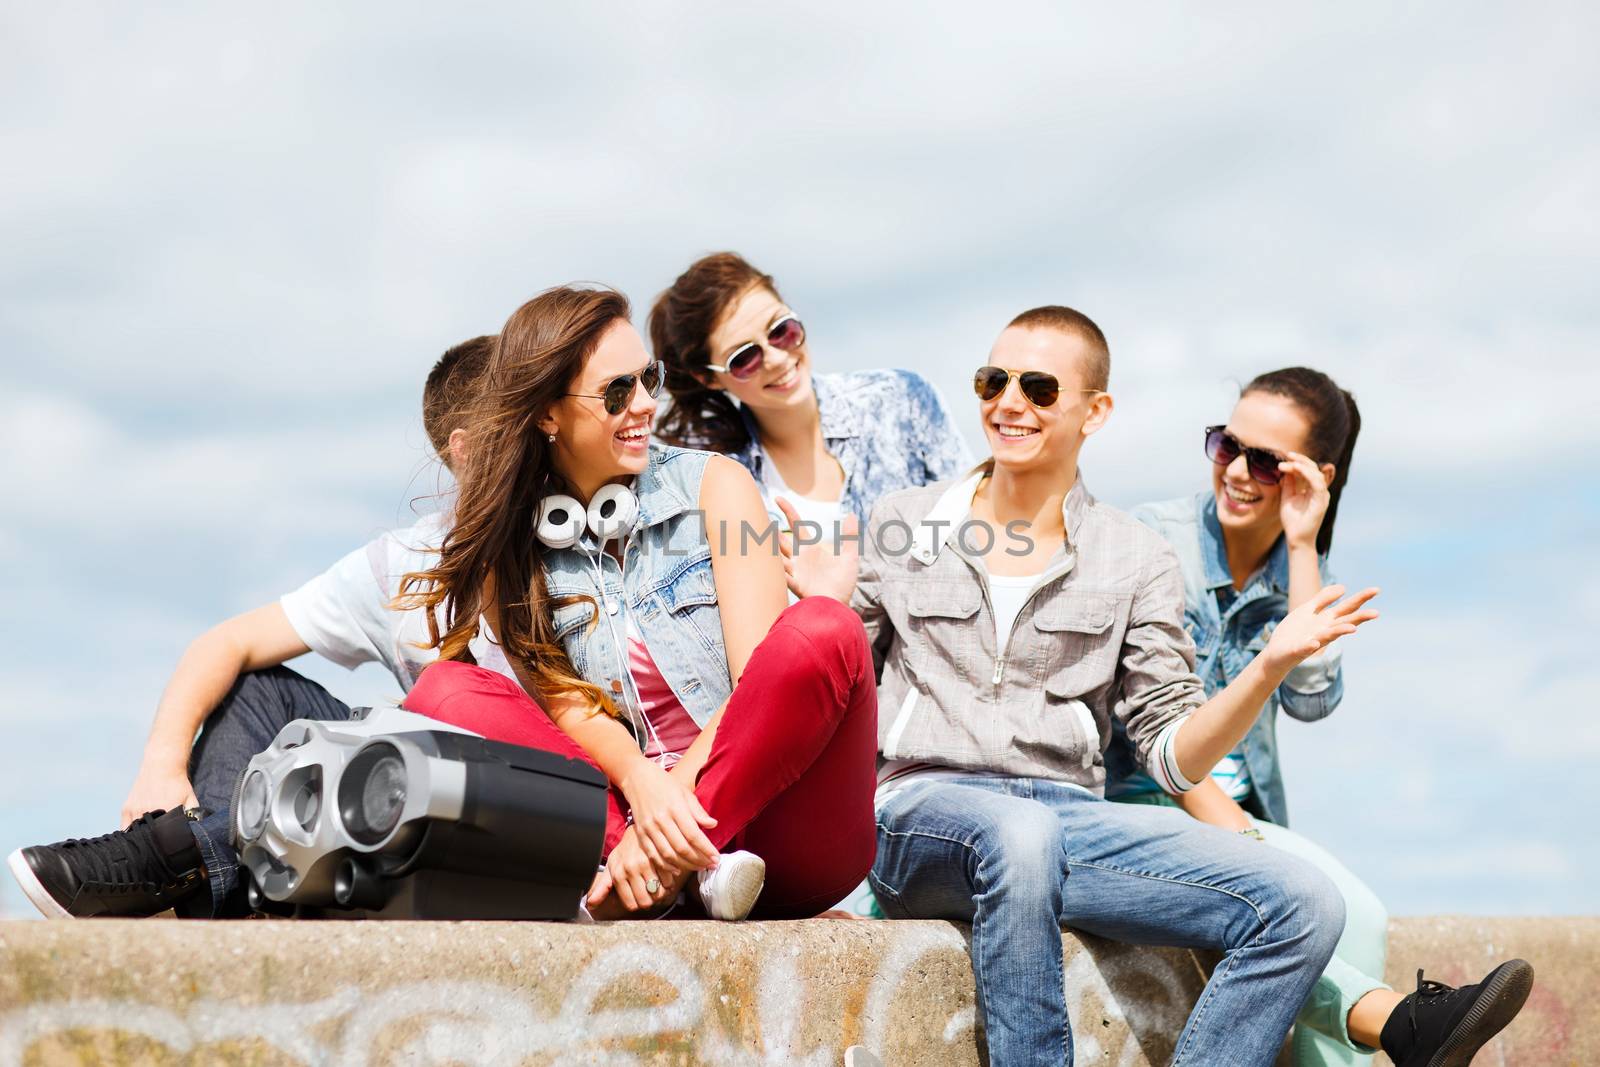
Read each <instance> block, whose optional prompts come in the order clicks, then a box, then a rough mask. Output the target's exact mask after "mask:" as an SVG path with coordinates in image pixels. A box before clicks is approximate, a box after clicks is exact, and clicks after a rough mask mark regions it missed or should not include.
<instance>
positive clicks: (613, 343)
mask: <svg viewBox="0 0 1600 1067" xmlns="http://www.w3.org/2000/svg"><path fill="white" fill-rule="evenodd" d="M650 363H651V359H650V353H649V352H647V351H645V347H644V339H643V338H642V337H640V336H639V331H638V330H636V329H634V328H633V324H632V323H630V322H628V321H627V320H626V319H618V320H617V321H616V322H613V323H612V324H611V325H610V326H609V327H608V328H607V329H606V331H605V333H603V334H601V336H600V342H599V344H597V345H596V346H595V349H594V351H593V352H591V353H590V354H589V358H588V359H587V360H585V361H584V364H583V370H582V371H580V372H579V373H578V376H577V377H576V378H574V379H573V380H572V383H571V384H570V385H569V386H568V387H567V390H566V391H567V392H568V393H587V394H590V395H588V396H566V397H562V398H561V399H560V400H558V401H556V403H555V404H554V405H552V406H551V408H550V412H549V414H547V415H546V416H545V417H544V418H543V419H541V420H540V421H539V429H540V430H542V431H543V432H545V433H547V434H548V433H553V434H555V435H556V439H555V441H554V442H553V443H552V444H551V446H550V447H551V451H552V454H553V458H554V461H555V467H556V470H557V471H558V472H560V474H561V475H562V476H563V477H564V478H566V480H567V481H568V482H570V483H571V484H572V485H573V486H574V487H575V488H577V489H578V490H579V491H580V492H582V493H584V494H586V495H587V494H591V493H593V492H594V491H595V490H596V489H598V488H599V487H600V486H602V485H604V484H605V483H606V482H609V481H613V480H615V479H617V478H619V477H631V476H633V475H635V474H638V473H640V472H641V471H643V470H644V469H645V466H646V465H647V464H648V462H649V445H650V425H651V423H652V422H653V421H654V419H655V415H656V401H655V398H653V397H651V396H650V394H649V393H647V392H645V389H644V386H643V385H642V384H639V383H637V382H636V383H635V385H634V389H633V394H632V395H631V396H630V397H629V398H628V405H627V407H625V408H623V409H622V411H621V412H620V413H619V414H616V415H612V414H609V413H608V412H607V411H606V402H605V401H604V400H602V399H599V397H600V396H601V395H603V394H604V393H605V391H606V386H607V385H609V384H610V383H611V382H612V380H613V379H616V378H619V377H621V376H622V375H624V374H632V375H638V373H639V372H640V371H642V370H643V369H644V368H645V367H647V366H649V365H650Z"/></svg>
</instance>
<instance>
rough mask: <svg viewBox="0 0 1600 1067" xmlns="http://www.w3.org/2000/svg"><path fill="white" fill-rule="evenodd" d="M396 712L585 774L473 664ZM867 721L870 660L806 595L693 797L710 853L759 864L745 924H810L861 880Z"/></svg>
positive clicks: (849, 624)
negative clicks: (533, 752)
mask: <svg viewBox="0 0 1600 1067" xmlns="http://www.w3.org/2000/svg"><path fill="white" fill-rule="evenodd" d="M405 706H406V707H407V708H408V709H410V710H411V711H415V712H418V713H420V714H423V715H428V716H431V717H433V718H436V719H439V720H441V721H444V722H448V723H453V724H455V725H457V726H461V727H465V728H466V729H468V730H472V731H474V732H475V733H480V734H482V735H484V736H485V737H488V738H491V739H493V740H496V741H506V742H509V743H511V744H517V745H526V746H528V747H530V748H539V749H544V750H546V751H550V752H557V753H560V754H562V755H565V756H572V757H575V758H578V759H582V760H584V761H585V762H587V763H589V764H591V765H593V764H594V760H592V759H590V757H589V756H588V754H587V753H585V752H583V751H582V750H581V749H579V748H578V746H577V745H576V744H575V743H574V742H573V741H572V739H571V738H569V737H567V735H566V734H564V733H562V732H561V731H560V730H559V729H557V728H556V726H555V724H553V723H552V722H551V721H550V719H549V717H548V716H546V715H545V714H544V712H543V711H542V710H541V709H540V708H539V706H538V705H537V704H535V703H534V702H533V701H532V700H531V699H529V697H528V695H527V694H526V693H525V692H523V690H522V688H521V687H520V686H518V685H517V684H516V683H515V682H513V681H512V680H511V679H509V678H507V677H505V676H504V675H501V674H496V673H494V672H492V671H488V670H484V669H482V668H480V667H472V666H468V665H467V664H464V663H455V662H440V663H435V664H433V665H432V666H430V667H429V668H428V669H427V670H425V671H423V672H422V677H420V678H419V679H418V680H417V684H416V686H415V687H414V688H413V689H412V690H411V694H410V695H409V696H407V697H406V701H405ZM877 712H878V695H877V689H876V686H875V683H874V680H873V672H872V654H871V651H870V650H869V649H868V647H867V640H866V633H865V632H864V631H863V630H862V628H861V621H860V620H859V619H858V618H856V615H855V613H854V612H852V611H851V610H850V609H849V608H847V607H845V606H844V605H843V604H840V603H839V602H838V601H836V600H833V599H830V598H828V597H811V598H808V599H806V600H802V601H800V602H799V603H798V604H793V605H791V606H790V607H789V608H788V609H787V610H785V611H784V613H783V614H782V615H780V616H778V621H777V622H775V623H774V624H773V626H772V629H771V630H770V631H768V633H767V636H766V638H765V639H763V640H762V642H761V643H760V644H759V645H757V646H756V650H755V652H754V654H752V655H751V657H750V662H749V664H748V665H747V666H746V667H745V671H744V675H743V676H742V677H741V679H740V681H739V684H738V686H736V687H735V688H734V691H733V696H732V697H730V698H729V700H728V707H727V710H726V711H725V712H723V715H722V721H721V723H720V724H719V725H718V727H717V735H716V737H715V738H714V739H713V740H712V744H711V754H710V756H709V757H708V758H707V760H706V763H705V766H704V767H702V768H701V770H700V774H699V777H698V778H697V779H696V780H695V789H694V791H695V796H696V797H697V798H698V799H699V801H700V803H701V805H702V806H703V807H704V808H705V809H706V811H707V812H709V813H710V814H711V816H712V817H713V818H715V819H716V820H717V825H716V826H715V827H713V828H712V829H710V830H708V831H706V836H708V837H709V838H710V839H711V842H712V844H714V845H716V846H717V847H718V848H719V849H720V850H722V851H724V852H729V851H733V850H735V849H748V850H749V851H751V852H754V853H755V854H756V855H758V856H760V857H761V858H762V859H764V860H766V861H767V884H766V888H765V889H763V890H762V893H761V899H760V901H759V902H758V903H757V904H756V909H755V912H754V913H753V917H759V918H803V917H805V916H809V915H815V914H817V913H818V912H820V911H823V910H825V909H826V908H828V907H829V906H831V905H832V904H834V903H835V902H837V901H838V900H840V899H842V898H843V897H844V896H845V894H847V893H848V892H849V891H850V890H852V889H854V888H855V887H856V885H857V884H859V883H860V881H861V879H862V878H864V877H866V873H867V870H868V869H869V868H870V867H871V866H872V860H873V855H874V852H875V850H876V845H877V838H876V828H875V826H874V824H873V815H872V792H873V788H874V785H875V784H876V754H877V744H878V724H877V718H878V715H877ZM626 804H627V802H626V801H625V800H624V799H623V798H622V796H621V793H620V792H619V791H618V790H617V789H616V788H615V787H613V788H612V790H611V801H610V805H609V810H608V812H607V818H606V843H605V849H606V852H607V853H609V852H610V851H611V849H612V848H613V847H615V845H616V843H617V841H618V840H619V839H620V838H621V837H622V833H623V830H624V828H625V826H626V823H625V820H624V817H623V811H624V809H625V808H626Z"/></svg>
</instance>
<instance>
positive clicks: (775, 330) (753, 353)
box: [706, 315, 806, 382]
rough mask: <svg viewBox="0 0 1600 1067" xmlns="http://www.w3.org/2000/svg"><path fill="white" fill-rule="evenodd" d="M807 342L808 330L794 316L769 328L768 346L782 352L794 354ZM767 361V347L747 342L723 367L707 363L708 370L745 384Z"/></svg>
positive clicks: (735, 351) (780, 320)
mask: <svg viewBox="0 0 1600 1067" xmlns="http://www.w3.org/2000/svg"><path fill="white" fill-rule="evenodd" d="M805 341H806V328H805V327H804V326H802V325H800V320H799V319H797V318H795V317H794V316H793V315H785V316H783V318H781V319H779V320H778V321H777V322H775V323H773V324H772V325H771V326H769V327H767V346H770V347H772V348H776V349H777V350H778V351H780V352H793V351H794V350H795V349H796V348H799V347H800V346H801V345H803V344H805ZM766 359H767V349H766V347H763V346H762V345H761V343H760V342H758V341H746V342H745V343H744V344H742V345H740V346H739V347H738V348H736V349H734V350H733V354H732V355H730V356H729V357H728V362H727V363H724V364H721V365H719V364H716V363H707V364H706V370H709V371H715V372H716V373H718V374H726V375H727V376H728V377H730V378H732V379H733V380H734V381H738V382H743V381H748V380H749V379H750V378H753V377H755V374H756V372H757V371H759V370H760V369H761V364H762V363H764V362H766Z"/></svg>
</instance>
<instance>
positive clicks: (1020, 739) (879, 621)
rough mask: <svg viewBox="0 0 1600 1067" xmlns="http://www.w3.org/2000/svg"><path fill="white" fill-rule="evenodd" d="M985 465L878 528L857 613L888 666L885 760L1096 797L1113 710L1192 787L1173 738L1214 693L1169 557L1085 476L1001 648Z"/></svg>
mask: <svg viewBox="0 0 1600 1067" xmlns="http://www.w3.org/2000/svg"><path fill="white" fill-rule="evenodd" d="M987 469H988V468H987V464H984V465H980V466H979V467H978V468H976V469H975V470H973V471H972V472H971V473H970V474H968V475H967V477H965V478H964V479H963V480H961V481H960V482H941V483H938V484H936V485H930V486H924V487H921V488H917V489H907V490H904V491H902V492H897V493H891V494H889V495H888V496H886V497H884V498H883V499H882V500H881V501H880V502H879V503H878V505H877V507H875V508H874V509H873V511H872V516H871V518H870V520H869V521H868V523H867V531H866V534H865V535H864V537H863V541H862V546H861V573H860V579H859V581H858V583H857V586H856V592H855V596H854V599H853V600H852V606H853V607H854V608H855V609H856V611H857V612H858V613H859V614H860V615H861V617H862V620H863V621H864V622H865V623H866V627H867V634H868V636H869V637H870V638H871V639H872V641H873V646H874V649H875V652H876V653H877V654H878V655H879V656H880V657H881V662H882V667H883V672H882V677H881V681H880V682H879V686H878V709H879V711H878V747H879V751H880V752H881V753H882V755H883V757H884V759H886V760H889V761H892V766H895V767H897V768H904V767H906V766H909V765H918V764H920V765H926V764H932V765H936V766H939V767H946V768H954V769H958V770H963V771H969V772H977V773H997V774H1006V775H1013V776H1016V777H1028V778H1048V779H1053V780H1057V781H1064V782H1071V783H1074V784H1077V785H1081V786H1083V787H1085V788H1088V789H1090V790H1093V791H1095V792H1097V793H1098V792H1101V791H1102V790H1103V789H1104V785H1105V765H1104V760H1103V754H1104V752H1105V749H1106V746H1107V745H1108V744H1109V743H1110V740H1111V719H1112V716H1115V717H1116V718H1118V719H1120V720H1121V721H1122V722H1123V724H1124V726H1125V727H1126V730H1127V734H1128V737H1129V739H1130V740H1131V741H1132V742H1133V747H1134V750H1135V752H1136V754H1137V757H1138V759H1139V762H1140V764H1141V765H1142V766H1143V767H1145V768H1146V769H1147V770H1148V771H1149V773H1150V774H1151V776H1152V777H1154V778H1155V780H1156V781H1157V782H1159V783H1160V784H1161V785H1162V787H1163V788H1165V789H1167V790H1168V791H1169V792H1174V793H1177V792H1182V791H1184V790H1186V789H1190V788H1193V786H1194V784H1195V783H1193V782H1190V781H1188V780H1187V779H1185V778H1184V777H1183V775H1182V774H1181V773H1180V772H1179V770H1178V767H1177V761H1176V759H1175V758H1174V756H1173V753H1172V741H1173V737H1174V736H1175V735H1176V733H1177V728H1178V726H1179V724H1180V723H1181V722H1182V721H1183V719H1184V718H1186V717H1187V716H1188V714H1189V712H1190V711H1191V710H1193V709H1194V708H1195V707H1197V706H1198V705H1199V704H1201V703H1202V702H1203V701H1204V700H1205V698H1206V697H1205V690H1204V688H1203V687H1202V685H1201V683H1200V680H1199V679H1198V678H1197V677H1195V674H1194V644H1193V642H1192V641H1191V640H1190V638H1189V635H1188V633H1187V632H1186V631H1185V630H1184V626H1183V578H1182V574H1181V572H1180V571H1179V568H1178V560H1177V557H1176V556H1175V555H1174V554H1173V551H1172V549H1171V547H1169V546H1168V545H1167V543H1166V542H1165V541H1164V540H1162V538H1161V537H1160V535H1158V534H1156V533H1155V532H1154V531H1152V530H1150V529H1149V528H1148V527H1146V526H1144V525H1143V524H1141V523H1139V522H1137V521H1135V520H1134V519H1133V518H1132V517H1130V516H1128V515H1126V514H1125V513H1123V512H1121V511H1118V510H1116V509H1115V508H1111V507H1108V506H1106V505H1104V504H1101V503H1099V502H1098V501H1096V500H1095V499H1094V497H1093V496H1091V495H1090V494H1089V491H1088V489H1087V488H1085V486H1084V484H1083V480H1082V479H1081V478H1080V479H1079V480H1078V482H1077V483H1076V484H1075V485H1074V486H1073V488H1072V491H1071V492H1069V493H1068V494H1067V497H1066V500H1065V501H1064V502H1063V505H1062V512H1063V519H1064V525H1065V530H1066V536H1065V539H1064V542H1063V544H1062V547H1061V550H1060V551H1059V552H1058V553H1057V554H1056V555H1055V557H1054V558H1053V559H1052V560H1051V562H1050V565H1049V566H1048V567H1047V568H1046V569H1045V571H1044V572H1043V573H1042V574H1040V575H1039V577H1038V580H1037V581H1036V583H1035V585H1034V588H1033V591H1032V593H1031V595H1030V596H1029V598H1028V600H1027V602H1026V603H1024V604H1023V606H1022V610H1021V612H1020V613H1019V614H1018V615H1017V619H1016V625H1015V626H1014V627H1013V628H1012V630H1011V633H1010V635H1009V638H1008V639H1003V640H1005V644H1004V645H1003V646H1002V645H1001V643H1000V640H997V637H996V632H995V625H994V608H993V600H992V598H991V596H990V592H989V587H988V581H987V577H986V571H985V568H984V567H983V566H982V564H981V562H980V561H979V559H978V558H977V556H976V555H974V553H973V552H972V551H970V550H969V546H970V547H976V548H977V549H982V548H984V547H986V541H987V538H988V536H989V534H988V532H987V531H988V528H987V527H986V526H980V525H977V524H972V525H970V526H966V525H964V523H966V521H967V518H968V513H969V511H970V509H971V505H972V497H973V494H974V493H975V492H976V490H977V487H978V484H979V482H980V481H981V479H982V477H983V475H984V474H985V473H987ZM999 536H1000V537H1001V538H1004V537H1006V536H1008V533H1007V532H1006V531H999ZM1000 543H1001V549H1000V550H1003V548H1004V544H1005V542H1004V541H1003V540H1002V541H1001V542H1000Z"/></svg>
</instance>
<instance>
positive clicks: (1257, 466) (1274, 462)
mask: <svg viewBox="0 0 1600 1067" xmlns="http://www.w3.org/2000/svg"><path fill="white" fill-rule="evenodd" d="M1240 455H1243V456H1244V462H1245V466H1246V467H1248V468H1249V470H1250V477H1251V478H1253V479H1254V480H1256V481H1258V482H1260V483H1261V484H1262V485H1277V484H1278V483H1279V482H1281V481H1282V480H1283V472H1282V471H1281V470H1279V469H1278V464H1280V463H1282V462H1283V461H1284V457H1282V456H1280V455H1278V453H1276V452H1272V451H1269V450H1268V449H1265V448H1250V447H1247V446H1246V445H1245V444H1244V443H1243V442H1241V441H1240V440H1239V439H1238V438H1237V437H1235V436H1233V434H1231V433H1229V432H1228V429H1227V427H1225V426H1207V427H1206V458H1207V459H1209V460H1210V461H1211V462H1213V463H1215V464H1216V465H1217V466H1219V467H1226V466H1227V465H1228V464H1230V463H1232V462H1233V461H1234V460H1236V459H1238V458H1239V456H1240Z"/></svg>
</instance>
